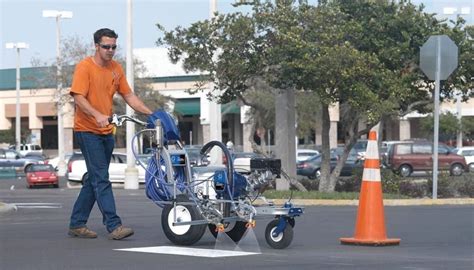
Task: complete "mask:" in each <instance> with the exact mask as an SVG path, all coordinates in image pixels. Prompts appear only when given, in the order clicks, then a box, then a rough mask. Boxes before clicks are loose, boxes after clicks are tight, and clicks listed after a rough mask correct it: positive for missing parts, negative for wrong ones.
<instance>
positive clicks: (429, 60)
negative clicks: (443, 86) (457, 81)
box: [420, 35, 458, 199]
mask: <svg viewBox="0 0 474 270" xmlns="http://www.w3.org/2000/svg"><path fill="white" fill-rule="evenodd" d="M457 66H458V47H457V46H456V44H454V42H453V41H452V40H451V39H450V38H449V37H448V36H447V35H436V36H430V37H429V39H428V40H427V41H426V42H425V44H423V46H421V49H420V68H421V70H422V71H423V72H424V73H425V74H426V76H428V78H429V79H430V80H434V81H435V93H434V112H433V115H434V117H433V118H434V138H433V199H437V198H438V141H439V84H440V80H446V79H447V78H448V77H449V75H451V73H452V72H453V71H454V70H455V69H456V68H457Z"/></svg>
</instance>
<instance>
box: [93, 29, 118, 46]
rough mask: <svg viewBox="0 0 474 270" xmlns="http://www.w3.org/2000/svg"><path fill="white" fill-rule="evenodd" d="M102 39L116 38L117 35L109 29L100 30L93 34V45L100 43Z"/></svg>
mask: <svg viewBox="0 0 474 270" xmlns="http://www.w3.org/2000/svg"><path fill="white" fill-rule="evenodd" d="M102 37H109V38H118V35H117V33H115V32H114V30H110V29H109V28H102V29H99V30H97V31H95V33H94V43H95V44H98V43H100V40H101V39H102Z"/></svg>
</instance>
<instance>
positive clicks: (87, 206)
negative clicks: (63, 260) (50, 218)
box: [69, 132, 122, 232]
mask: <svg viewBox="0 0 474 270" xmlns="http://www.w3.org/2000/svg"><path fill="white" fill-rule="evenodd" d="M74 134H75V136H76V140H77V142H78V143H79V146H80V147H81V151H82V154H83V155H84V159H85V161H86V166H87V171H88V177H87V179H84V182H83V183H82V189H81V192H80V193H79V196H78V197H77V200H76V203H75V204H74V208H73V210H72V214H71V222H70V224H69V227H70V228H71V229H75V228H80V227H84V226H86V223H87V219H88V218H89V214H90V213H91V210H92V207H93V206H94V203H95V202H96V201H97V205H98V206H99V209H100V212H102V222H103V223H104V225H105V226H106V228H107V231H109V232H112V231H113V230H114V229H116V228H117V227H118V226H120V225H121V224H122V221H121V220H120V217H119V216H118V215H117V213H116V210H115V199H114V194H113V192H112V184H111V183H110V181H109V164H110V159H111V157H112V151H113V149H114V145H115V141H114V137H113V136H112V134H109V135H98V134H93V133H90V132H74Z"/></svg>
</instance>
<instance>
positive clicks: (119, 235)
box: [109, 225, 133, 240]
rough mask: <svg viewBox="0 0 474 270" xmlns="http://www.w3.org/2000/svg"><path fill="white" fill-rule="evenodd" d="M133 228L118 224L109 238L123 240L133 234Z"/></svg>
mask: <svg viewBox="0 0 474 270" xmlns="http://www.w3.org/2000/svg"><path fill="white" fill-rule="evenodd" d="M132 235H133V230H132V229H131V228H126V227H124V226H122V225H120V226H118V227H117V228H115V230H113V231H112V232H111V233H110V234H109V239H111V240H122V239H124V238H126V237H129V236H132Z"/></svg>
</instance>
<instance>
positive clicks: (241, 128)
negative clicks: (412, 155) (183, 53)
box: [0, 48, 474, 153]
mask: <svg viewBox="0 0 474 270" xmlns="http://www.w3.org/2000/svg"><path fill="white" fill-rule="evenodd" d="M134 56H135V57H136V58H138V59H140V60H142V61H143V62H144V64H145V66H146V68H147V70H148V71H147V74H141V77H146V78H147V79H148V80H149V81H150V82H151V85H152V87H153V89H154V90H156V91H158V92H159V93H160V94H161V95H164V96H169V97H171V98H172V99H173V100H174V106H172V107H173V110H174V112H175V113H176V114H177V115H179V119H180V121H179V129H180V132H181V136H182V140H183V142H184V143H185V144H203V143H205V142H208V141H209V140H210V119H209V100H208V99H207V97H206V92H199V93H197V94H190V93H189V92H188V91H187V90H188V89H193V88H194V84H195V82H196V81H197V80H198V78H199V74H186V73H185V72H184V71H183V70H182V68H181V67H180V66H179V65H174V64H172V63H170V61H169V60H168V57H167V54H166V50H165V49H162V48H147V49H135V50H134ZM48 69H51V68H49V67H39V68H22V69H21V72H20V74H21V79H20V81H21V84H20V85H21V90H20V104H21V110H20V113H21V127H22V130H28V131H29V132H30V133H31V136H29V140H30V141H31V142H33V143H39V144H41V145H42V147H43V148H45V149H57V141H58V140H57V138H58V130H57V128H58V127H57V110H56V107H55V93H56V86H55V84H51V83H50V84H49V85H48V84H46V85H44V86H40V85H41V84H40V83H39V81H40V80H39V78H40V77H41V76H44V74H46V73H47V72H48ZM68 87H69V86H68V85H66V86H65V89H66V90H67V89H68ZM204 88H206V87H204ZM461 105H462V106H461V108H458V107H457V106H456V104H454V103H443V104H442V105H441V111H450V112H452V113H454V114H457V113H458V111H461V114H462V116H463V117H473V116H474V99H472V98H471V99H470V100H469V101H468V102H467V103H462V104H461ZM15 108H16V69H3V70H0V129H1V130H8V129H10V128H12V127H14V126H15V118H16V109H15ZM247 110H248V108H246V107H245V106H242V105H241V104H239V103H238V102H236V101H234V102H230V103H228V104H223V105H222V106H221V112H222V141H223V142H226V141H229V140H230V141H233V142H234V144H235V145H238V146H241V147H242V150H245V151H249V150H250V149H251V144H250V141H249V138H253V136H252V135H253V134H251V130H252V129H251V123H249V120H248V118H247V117H246V113H245V112H246V111H247ZM73 111H74V106H73V104H72V103H68V104H66V106H65V107H64V117H63V119H64V120H63V122H64V133H63V134H64V136H65V140H64V142H65V147H64V149H65V152H66V153H68V152H71V151H72V150H73V148H74V142H73V132H72V129H73V116H74V113H73ZM330 117H331V131H330V132H331V134H330V138H331V142H330V144H331V147H335V146H336V145H337V143H338V137H340V136H338V133H337V130H338V128H337V126H338V120H339V112H338V106H334V107H333V108H332V110H331V112H330ZM421 117H424V115H418V114H411V115H408V116H406V117H404V118H403V119H399V120H397V121H395V123H388V124H386V125H385V133H384V139H386V140H403V139H410V138H417V137H419V136H420V135H419V129H418V122H419V119H420V118H421ZM315 130H316V135H315V138H314V143H315V144H321V136H320V134H318V130H320V128H317V127H316V128H315Z"/></svg>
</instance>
